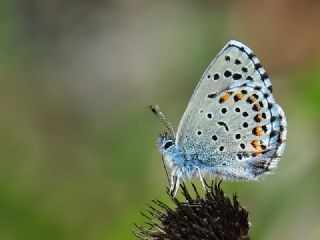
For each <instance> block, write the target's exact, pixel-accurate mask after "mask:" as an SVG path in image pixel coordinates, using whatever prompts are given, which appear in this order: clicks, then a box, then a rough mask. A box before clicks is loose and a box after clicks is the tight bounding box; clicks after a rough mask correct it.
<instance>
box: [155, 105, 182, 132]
mask: <svg viewBox="0 0 320 240" xmlns="http://www.w3.org/2000/svg"><path fill="white" fill-rule="evenodd" d="M150 110H151V111H152V112H153V113H154V114H155V115H156V116H157V117H158V118H159V119H160V121H161V122H162V123H163V124H164V125H165V126H166V127H167V129H168V130H169V131H170V133H171V134H172V135H173V136H174V137H175V136H176V133H175V131H174V130H173V127H172V125H171V123H170V122H169V121H168V120H167V118H166V116H165V115H164V114H163V112H161V111H160V108H159V107H158V106H157V105H155V106H150Z"/></svg>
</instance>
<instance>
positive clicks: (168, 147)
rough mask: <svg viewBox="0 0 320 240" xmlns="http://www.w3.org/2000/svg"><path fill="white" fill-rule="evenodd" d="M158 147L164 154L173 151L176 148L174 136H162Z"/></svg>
mask: <svg viewBox="0 0 320 240" xmlns="http://www.w3.org/2000/svg"><path fill="white" fill-rule="evenodd" d="M158 146H159V149H160V151H161V152H162V153H167V152H170V151H172V149H173V147H174V146H175V139H174V136H170V135H168V134H167V133H164V134H161V135H160V137H159V139H158Z"/></svg>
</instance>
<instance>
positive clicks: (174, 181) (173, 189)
mask: <svg viewBox="0 0 320 240" xmlns="http://www.w3.org/2000/svg"><path fill="white" fill-rule="evenodd" d="M178 188H179V177H177V176H173V175H171V186H170V196H171V197H173V198H174V197H175V196H176V195H177V192H178Z"/></svg>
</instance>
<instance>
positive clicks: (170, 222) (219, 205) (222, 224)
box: [133, 182, 249, 240]
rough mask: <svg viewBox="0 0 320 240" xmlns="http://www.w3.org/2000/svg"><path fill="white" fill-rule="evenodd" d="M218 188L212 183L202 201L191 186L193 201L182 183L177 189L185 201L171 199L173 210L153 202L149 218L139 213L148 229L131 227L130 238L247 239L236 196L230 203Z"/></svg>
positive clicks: (244, 216) (243, 214) (245, 219)
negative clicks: (132, 228)
mask: <svg viewBox="0 0 320 240" xmlns="http://www.w3.org/2000/svg"><path fill="white" fill-rule="evenodd" d="M220 184H221V182H219V183H217V182H215V183H213V182H212V183H211V185H210V186H208V188H207V190H206V193H205V196H204V198H202V197H201V196H200V195H199V193H198V191H197V189H196V187H195V185H194V184H192V187H193V190H194V192H195V197H194V198H193V197H192V196H191V195H190V194H189V192H188V190H187V187H186V186H185V184H184V183H183V184H182V185H181V189H182V194H183V196H184V199H185V200H184V201H179V200H178V199H177V198H172V201H173V202H174V204H175V206H176V207H175V209H172V208H170V207H169V206H168V205H166V204H165V203H163V202H161V201H159V200H154V201H153V205H148V208H149V209H148V210H147V211H148V213H149V214H150V215H151V217H150V216H147V215H146V214H143V213H142V214H143V216H145V217H146V218H147V219H148V222H147V224H148V225H149V226H150V228H149V229H148V228H146V227H142V226H140V225H137V224H135V226H136V227H137V229H135V230H133V233H134V235H135V236H136V237H138V238H139V239H150V240H165V239H166V240H171V239H172V240H173V239H174V240H182V239H183V240H186V239H190V240H193V239H194V240H195V239H197V240H199V239H203V240H207V239H208V240H209V239H210V240H212V239H238V240H240V239H249V236H248V231H249V222H248V212H247V211H246V210H245V209H244V208H243V207H241V206H240V204H239V202H238V200H237V196H236V195H234V196H233V200H232V201H231V200H230V198H229V197H227V196H226V195H225V194H224V193H223V190H222V189H221V186H220ZM159 209H160V210H159Z"/></svg>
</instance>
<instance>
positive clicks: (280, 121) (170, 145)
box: [150, 40, 287, 196]
mask: <svg viewBox="0 0 320 240" xmlns="http://www.w3.org/2000/svg"><path fill="white" fill-rule="evenodd" d="M150 108H151V110H152V111H153V112H154V113H155V114H156V115H157V116H158V118H159V119H160V120H161V121H162V122H163V123H164V124H165V126H166V127H167V128H168V130H169V133H164V134H161V135H160V137H159V139H158V147H159V150H160V152H161V154H162V155H163V157H164V160H165V162H166V164H167V166H169V168H170V169H171V186H170V194H171V195H172V196H175V195H176V193H177V190H178V187H179V180H180V179H183V180H187V179H193V178H200V180H201V183H202V185H203V186H204V187H205V183H204V180H203V178H204V177H205V176H209V177H212V178H217V177H218V178H221V179H227V180H248V181H250V180H257V179H259V178H260V177H262V176H265V175H268V174H269V173H271V170H272V169H274V168H275V167H276V166H277V163H278V161H279V160H280V158H281V157H282V155H283V152H284V148H285V143H286V138H287V122H286V117H285V114H284V112H283V110H282V108H281V107H280V106H279V105H278V104H277V103H276V102H275V100H274V97H273V95H272V85H271V82H270V79H269V77H268V75H267V73H266V71H265V70H264V68H263V67H262V66H261V64H260V61H259V59H258V58H257V57H256V55H254V54H253V52H252V50H251V49H250V48H249V47H247V46H246V45H244V44H243V43H241V42H239V41H236V40H231V41H229V42H228V43H227V44H226V45H225V46H224V47H223V48H222V50H221V51H220V52H219V53H218V55H217V56H216V57H215V58H214V59H213V61H212V62H211V63H210V64H209V66H208V67H207V69H206V70H205V72H204V74H203V75H202V77H201V79H200V81H199V83H198V85H197V86H196V88H195V90H194V92H193V94H192V96H191V99H190V101H189V104H188V106H187V109H186V110H185V112H184V114H183V116H182V119H181V121H180V123H179V127H178V130H177V132H176V133H175V131H174V129H173V127H172V125H171V124H170V122H169V121H168V120H167V119H166V117H165V115H164V114H163V113H162V112H161V111H160V110H159V108H158V107H157V106H155V107H153V106H151V107H150Z"/></svg>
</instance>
